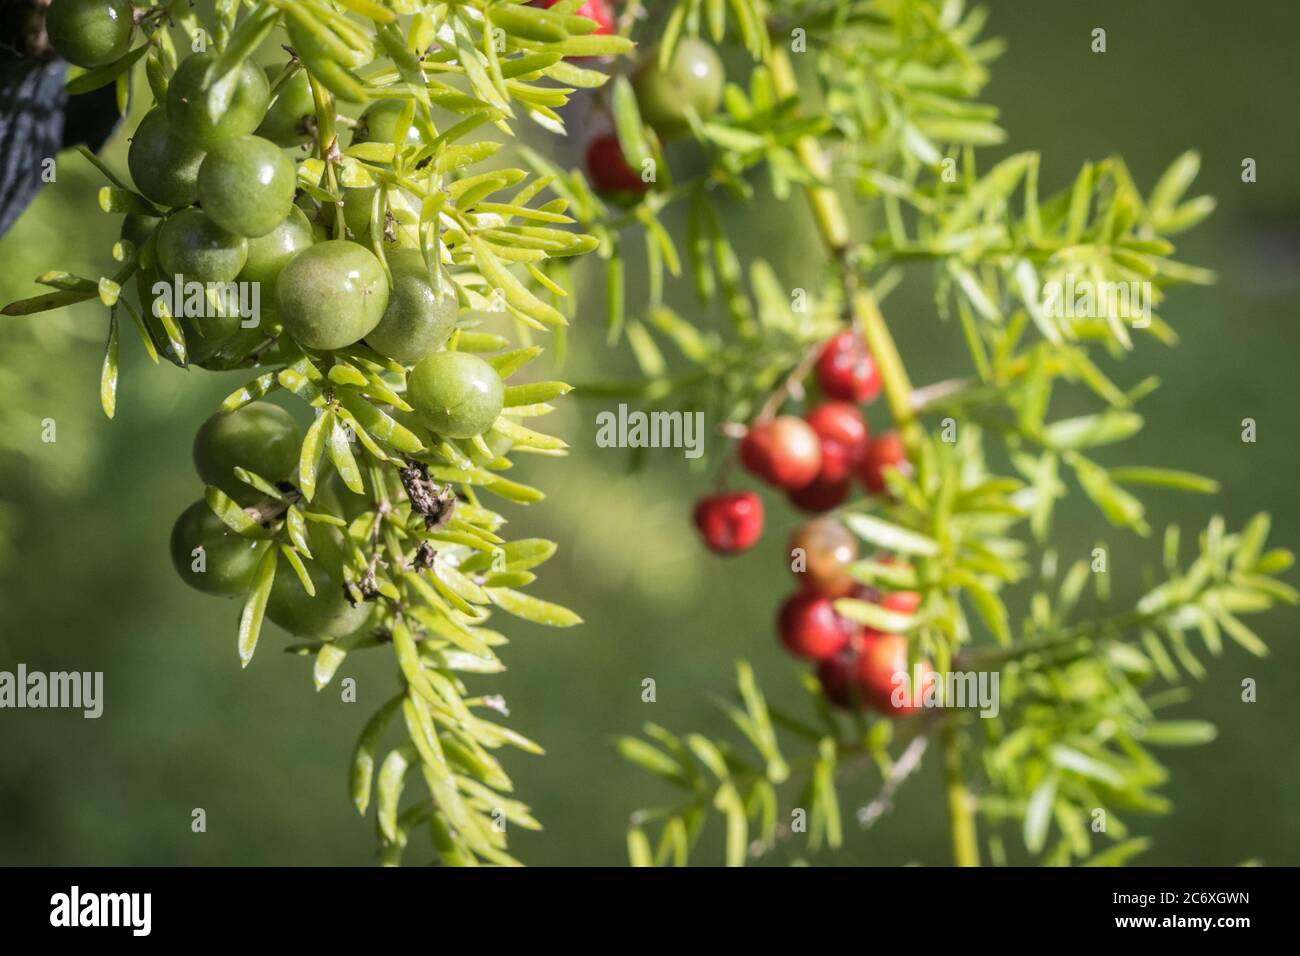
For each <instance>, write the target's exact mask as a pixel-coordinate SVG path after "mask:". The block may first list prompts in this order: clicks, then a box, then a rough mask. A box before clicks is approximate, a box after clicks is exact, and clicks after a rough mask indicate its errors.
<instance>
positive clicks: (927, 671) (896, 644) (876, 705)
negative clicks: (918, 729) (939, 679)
mask: <svg viewBox="0 0 1300 956" xmlns="http://www.w3.org/2000/svg"><path fill="white" fill-rule="evenodd" d="M917 670H918V672H919V677H920V682H919V684H918V682H917V680H916V678H917V676H918V674H916V673H911V672H909V671H908V669H907V638H905V637H902V636H900V635H898V634H881V633H879V632H876V631H867V632H865V633H864V634H863V638H862V644H861V648H860V649H859V652H858V661H857V675H856V676H857V686H858V689H859V691H860V692H861V694H862V699H863V701H864V702H865V703H866V704H867V705H868V706H869V707H871V708H872V709H873V710H877V711H879V712H880V713H882V714H885V715H886V716H888V717H906V716H908V715H910V714H914V713H916V712H917V711H918V710H920V708H921V704H922V699H923V693H924V688H925V686H926V685H927V684H928V682H929V681H930V680H931V679H932V678H933V675H934V668H933V667H931V665H930V663H929V661H919V662H918V663H917ZM895 691H898V694H899V697H898V698H897V699H898V703H895V699H896V698H895Z"/></svg>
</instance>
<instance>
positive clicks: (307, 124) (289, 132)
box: [255, 66, 316, 147]
mask: <svg viewBox="0 0 1300 956" xmlns="http://www.w3.org/2000/svg"><path fill="white" fill-rule="evenodd" d="M282 72H283V68H281V67H278V66H268V67H267V68H266V78H267V81H268V83H271V82H274V81H275V80H276V79H277V78H278V77H279V76H280V74H281V73H282ZM315 118H316V102H315V100H313V99H312V95H311V83H310V82H308V80H307V71H306V70H296V71H295V72H294V74H293V75H292V76H291V77H289V78H288V79H287V80H285V81H284V82H283V83H281V84H280V88H279V89H278V90H276V91H275V98H274V99H272V100H271V105H270V106H269V107H267V110H266V116H265V117H264V118H263V120H262V125H261V126H259V127H258V128H257V129H256V131H255V132H256V134H257V135H258V136H261V137H262V138H263V139H269V140H270V141H271V142H273V143H275V144H276V145H277V146H284V147H289V146H301V145H303V144H304V143H309V142H311V140H312V136H313V127H312V122H313V121H314V120H315Z"/></svg>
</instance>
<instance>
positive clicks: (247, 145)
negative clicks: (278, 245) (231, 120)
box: [198, 136, 297, 238]
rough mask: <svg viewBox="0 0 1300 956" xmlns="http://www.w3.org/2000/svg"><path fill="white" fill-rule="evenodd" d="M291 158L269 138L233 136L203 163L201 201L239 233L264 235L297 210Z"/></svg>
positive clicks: (224, 224)
mask: <svg viewBox="0 0 1300 956" xmlns="http://www.w3.org/2000/svg"><path fill="white" fill-rule="evenodd" d="M296 182H297V176H296V174H295V172H294V168H293V161H292V160H290V159H289V157H288V156H286V155H285V154H284V152H283V151H282V150H281V149H280V147H279V146H276V145H275V143H273V142H271V141H270V140H269V139H262V137H260V136H232V137H231V138H230V139H227V140H224V141H222V142H220V143H218V144H217V145H216V146H214V147H213V148H212V151H211V152H209V153H208V155H207V156H206V157H204V160H203V165H201V166H200V167H199V182H198V186H199V202H201V203H202V204H203V211H204V212H206V213H207V214H208V215H209V216H210V217H211V218H212V221H213V222H215V223H216V224H217V225H219V226H221V228H223V229H225V230H227V231H228V232H233V233H234V234H235V235H237V236H246V237H249V238H252V237H254V236H264V235H266V234H267V233H268V232H270V231H271V230H272V229H274V228H275V227H276V226H278V225H280V223H282V222H284V219H285V217H286V216H288V215H289V210H290V209H292V208H293V194H294V191H295V189H296V188H297V186H296Z"/></svg>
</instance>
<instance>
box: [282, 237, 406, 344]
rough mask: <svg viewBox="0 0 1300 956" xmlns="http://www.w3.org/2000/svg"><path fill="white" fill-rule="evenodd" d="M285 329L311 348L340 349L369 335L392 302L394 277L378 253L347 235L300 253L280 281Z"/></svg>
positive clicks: (285, 269)
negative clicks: (390, 290)
mask: <svg viewBox="0 0 1300 956" xmlns="http://www.w3.org/2000/svg"><path fill="white" fill-rule="evenodd" d="M276 301H277V303H278V305H279V310H280V321H281V322H282V323H283V324H284V328H285V331H286V332H288V333H289V334H290V335H291V336H293V338H294V340H295V341H296V342H297V343H298V344H299V345H303V346H306V347H307V348H310V349H340V348H343V347H344V346H345V345H351V344H352V343H353V342H358V341H360V340H361V339H363V338H365V337H366V336H367V335H369V334H370V332H371V331H372V330H373V329H374V327H375V326H376V325H378V324H379V320H380V318H381V317H382V316H383V314H384V309H385V308H387V306H388V277H387V276H385V275H384V267H383V266H382V265H380V263H379V260H378V259H376V258H375V256H374V254H373V253H372V252H370V250H369V249H366V248H365V247H364V246H359V245H357V244H356V243H355V242H348V241H346V240H344V239H331V240H330V241H329V242H322V243H318V244H316V245H314V246H311V247H310V248H308V249H304V250H303V251H302V252H300V253H298V254H297V255H296V256H294V258H293V259H292V260H291V261H290V262H289V264H288V265H287V266H285V267H284V271H283V272H281V273H280V278H279V281H278V282H277V283H276Z"/></svg>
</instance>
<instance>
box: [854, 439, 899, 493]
mask: <svg viewBox="0 0 1300 956" xmlns="http://www.w3.org/2000/svg"><path fill="white" fill-rule="evenodd" d="M887 468H893V469H896V470H897V471H900V472H902V473H903V474H905V475H908V474H911V473H912V472H911V466H910V464H909V463H908V461H907V451H906V449H904V448H903V439H902V438H900V437H899V435H898V432H885V433H884V434H883V435H877V436H876V437H874V438H872V439H871V441H870V442H869V443H868V445H867V454H866V455H865V456H864V457H863V459H862V465H861V467H860V468H859V469H858V477H859V478H861V479H862V483H863V484H864V485H865V486H866V488H867V490H868V491H870V492H872V493H873V494H880V493H881V492H883V491H884V490H885V488H886V487H887V486H886V484H885V469H887Z"/></svg>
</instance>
